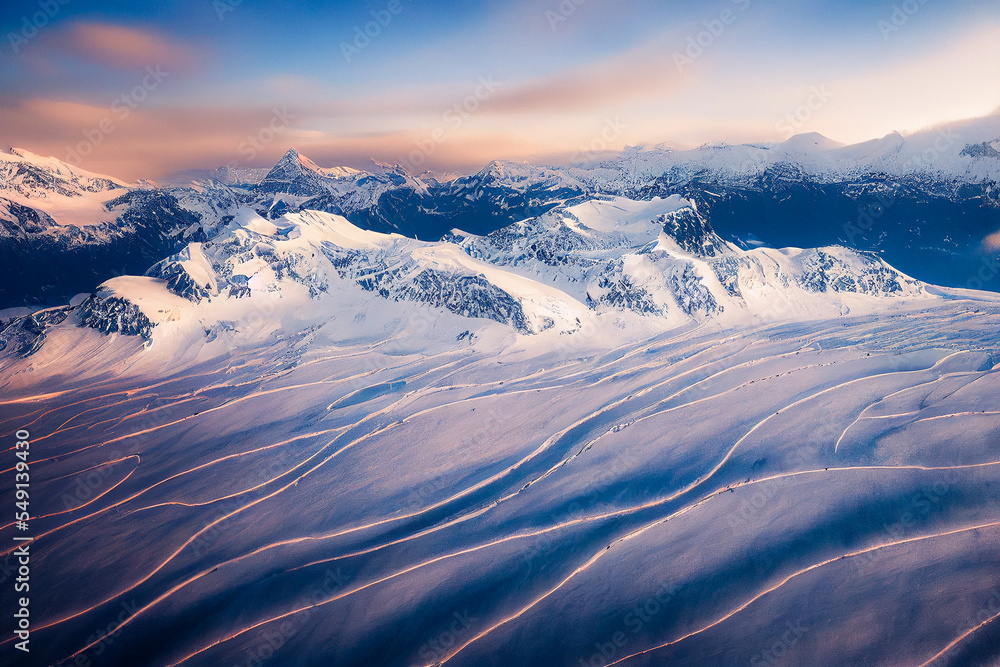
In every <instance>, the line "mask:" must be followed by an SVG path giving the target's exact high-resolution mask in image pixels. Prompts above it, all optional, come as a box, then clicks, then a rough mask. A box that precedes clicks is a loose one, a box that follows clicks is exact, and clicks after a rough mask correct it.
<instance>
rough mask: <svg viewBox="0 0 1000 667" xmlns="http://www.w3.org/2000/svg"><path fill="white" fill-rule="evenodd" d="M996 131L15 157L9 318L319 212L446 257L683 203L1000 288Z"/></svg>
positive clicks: (715, 218)
mask: <svg viewBox="0 0 1000 667" xmlns="http://www.w3.org/2000/svg"><path fill="white" fill-rule="evenodd" d="M998 118H1000V116H992V117H987V118H982V119H977V120H975V121H968V122H965V123H955V124H953V125H951V126H947V127H943V128H936V129H933V130H928V131H925V132H921V133H917V134H914V135H910V136H907V137H903V136H901V135H899V134H891V135H889V136H887V137H884V138H882V139H879V140H875V141H870V142H865V143H862V144H857V145H852V146H843V145H840V144H838V143H837V142H834V141H831V140H829V139H826V138H824V137H821V136H819V135H814V134H806V135H799V136H796V137H792V138H790V139H788V140H786V141H784V142H782V143H779V144H776V145H773V146H751V145H742V146H731V145H712V146H702V147H700V148H696V149H693V150H685V151H682V150H673V149H667V148H659V147H651V148H632V149H628V150H626V151H625V152H624V153H623V154H621V155H620V156H618V157H616V158H613V159H607V160H601V161H597V162H591V163H587V164H579V165H571V166H561V167H547V166H540V165H528V164H520V163H512V162H493V163H491V164H489V165H487V166H486V167H485V168H483V169H482V170H481V171H479V172H477V173H475V174H471V175H468V176H459V177H456V178H447V179H438V178H436V177H434V176H433V175H430V174H427V175H424V176H422V177H417V176H413V175H411V174H409V173H407V171H406V170H405V169H404V168H402V167H400V166H399V165H388V164H382V163H376V165H375V167H374V168H373V169H371V170H369V171H361V170H357V169H353V168H349V167H328V168H325V167H321V166H319V165H317V164H316V163H315V162H313V161H312V160H310V159H308V158H307V157H305V156H303V155H301V154H299V153H298V152H297V151H295V150H294V149H292V150H289V151H288V152H287V153H286V155H285V156H284V157H282V158H281V159H280V160H279V161H278V163H277V164H276V165H275V166H274V167H272V168H271V169H269V170H267V171H266V172H264V171H261V170H258V171H256V172H254V171H252V170H245V169H235V168H228V167H226V168H220V169H219V170H216V172H209V173H207V174H203V178H201V179H194V180H188V181H185V182H183V183H182V184H174V185H170V186H167V187H160V186H156V185H155V184H150V183H145V184H141V185H132V186H130V185H128V184H125V183H123V182H121V181H117V180H115V179H112V178H108V177H101V176H98V175H95V174H89V173H88V172H84V171H82V170H79V169H77V168H75V167H71V166H69V165H66V164H64V163H61V162H59V161H58V160H54V159H52V158H40V157H38V156H35V155H32V154H30V153H28V152H26V151H17V152H16V153H14V154H11V155H4V156H2V160H0V165H2V167H3V171H2V172H0V253H2V257H0V259H3V260H4V261H3V266H4V274H3V275H2V278H3V280H2V289H3V294H2V295H0V296H2V300H0V307H9V306H25V305H32V306H35V307H38V306H41V305H57V304H59V303H61V302H65V301H66V300H68V299H69V298H70V297H71V296H72V295H73V294H76V293H78V292H88V291H92V290H93V289H94V288H95V287H96V286H97V284H99V283H100V282H102V281H103V280H105V279H107V278H109V277H111V276H113V275H121V274H128V273H141V272H142V271H144V270H145V268H146V267H148V266H149V265H150V264H152V263H154V262H155V261H158V260H160V259H162V258H163V257H165V256H167V255H169V254H171V253H174V252H177V251H178V250H180V249H181V248H183V247H184V246H185V245H186V244H187V243H188V242H190V241H205V240H207V239H208V238H210V237H212V236H213V235H215V234H216V233H217V232H218V231H219V230H220V229H222V228H223V227H224V226H225V225H226V224H228V223H229V222H231V221H232V220H234V219H235V218H236V217H237V216H238V215H239V214H240V213H241V212H246V211H253V212H255V213H257V214H259V215H261V216H262V217H265V218H269V219H277V218H280V217H281V216H283V215H285V214H286V213H297V212H303V211H324V212H328V213H333V214H336V215H340V216H343V217H345V218H347V219H348V220H349V221H351V222H352V223H353V224H354V225H356V226H358V227H361V228H363V229H368V230H371V231H376V232H381V233H399V234H402V235H404V236H407V237H411V238H417V239H420V240H424V241H437V240H439V239H441V238H444V237H446V236H447V235H448V234H450V232H451V230H452V229H455V228H457V229H462V230H464V231H465V232H466V233H468V234H470V235H476V236H488V235H489V234H491V233H492V232H495V231H497V230H500V229H503V228H506V227H509V226H510V225H511V224H514V223H520V222H523V221H525V220H530V219H535V218H538V217H539V216H543V215H544V214H546V213H548V212H550V211H552V210H554V209H556V208H557V207H566V206H572V205H573V204H577V203H580V202H583V201H585V200H589V199H594V198H599V197H603V196H619V197H626V198H629V199H633V200H643V201H649V200H652V199H654V198H661V199H667V198H669V197H671V196H673V195H680V196H682V197H684V198H685V199H688V200H690V201H692V202H694V203H695V204H696V205H697V207H698V211H699V214H700V215H701V216H702V217H703V218H706V219H707V220H709V221H710V222H711V224H712V226H713V227H714V229H715V230H716V232H717V234H718V235H719V236H720V237H721V238H722V239H724V240H726V241H727V242H731V243H735V244H737V245H739V246H740V247H742V248H744V249H749V248H752V247H756V246H768V247H770V248H772V249H773V248H781V247H788V246H793V247H800V248H811V247H825V246H830V245H843V246H846V247H849V248H853V249H856V250H861V251H871V252H877V253H879V254H880V255H881V256H882V257H883V259H885V260H886V261H887V262H889V263H890V264H892V265H893V266H896V267H898V268H899V269H900V270H902V271H903V272H905V273H907V274H909V275H913V276H914V277H916V278H918V279H921V280H924V281H925V282H931V283H935V284H942V285H947V286H953V287H971V288H977V289H979V288H983V289H992V290H1000V268H998V267H997V266H996V260H995V256H996V253H997V251H998V250H1000V248H997V247H996V244H995V243H994V242H992V241H990V239H992V238H995V234H996V233H997V232H998V231H1000V185H998V183H1000V152H998V151H997V146H998V145H1000V120H998ZM85 258H86V259H85ZM41 266H44V267H45V269H44V270H41V269H40V268H39V267H41Z"/></svg>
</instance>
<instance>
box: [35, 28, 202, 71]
mask: <svg viewBox="0 0 1000 667" xmlns="http://www.w3.org/2000/svg"><path fill="white" fill-rule="evenodd" d="M50 47H53V48H54V49H55V50H56V51H58V52H60V53H62V54H63V55H67V56H70V57H73V58H77V59H80V60H84V61H87V62H91V63H95V64H98V65H102V66H104V67H110V68H112V69H117V70H122V71H128V70H137V69H139V70H141V69H143V68H145V67H147V66H150V65H153V66H155V65H160V66H161V67H164V68H168V69H169V68H173V69H176V70H187V69H190V68H192V67H193V66H194V65H196V64H197V62H198V61H199V57H198V53H197V51H196V49H194V48H193V47H191V46H190V45H187V44H183V43H181V42H176V41H173V40H170V39H168V38H167V37H165V36H163V35H161V34H158V33H156V32H153V31H150V30H141V29H138V28H133V27H126V26H121V25H114V24H111V23H97V22H85V21H78V22H76V23H73V24H72V25H70V26H69V27H68V28H67V29H65V31H64V32H63V33H62V34H60V35H58V36H57V37H55V38H54V39H53V40H52V41H51V42H50Z"/></svg>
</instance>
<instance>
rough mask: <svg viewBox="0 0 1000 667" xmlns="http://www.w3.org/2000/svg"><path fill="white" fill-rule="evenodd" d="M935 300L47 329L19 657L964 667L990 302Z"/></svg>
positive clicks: (21, 415)
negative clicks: (589, 323) (539, 327)
mask: <svg viewBox="0 0 1000 667" xmlns="http://www.w3.org/2000/svg"><path fill="white" fill-rule="evenodd" d="M265 231H267V229H265V228H264V227H263V225H262V226H261V227H260V228H259V230H258V231H257V232H256V233H258V234H262V233H263V232H265ZM322 232H323V234H324V235H329V236H333V235H335V234H340V237H339V238H340V241H341V242H342V243H344V244H345V246H349V245H351V244H355V245H362V244H369V243H370V242H371V238H370V237H368V236H367V234H365V233H360V234H359V233H357V232H353V231H351V230H349V229H347V228H345V227H343V226H341V229H340V230H339V231H338V230H337V229H336V227H334V228H333V229H327V230H322ZM316 233H319V232H318V231H317V232H316ZM398 242H402V240H400V241H398ZM185 261H194V260H193V259H192V260H185ZM146 282H147V284H148V281H146ZM941 294H942V295H944V296H943V297H942V298H941V299H938V300H934V301H923V302H916V301H904V300H890V301H889V303H888V304H887V306H886V308H885V309H884V310H883V311H881V312H880V313H878V314H877V315H850V316H847V317H841V318H835V319H820V320H813V321H809V320H797V321H780V322H772V323H768V324H761V325H758V326H753V327H746V326H742V327H739V328H729V327H727V326H724V325H720V324H719V323H718V322H715V321H706V322H703V323H701V324H697V323H695V322H691V323H689V324H686V325H684V326H681V327H679V328H674V329H671V330H668V331H661V332H658V333H650V332H648V331H647V332H645V333H640V332H638V331H636V330H631V329H630V330H619V329H617V328H616V327H614V326H609V327H607V328H602V329H601V330H600V335H599V336H589V337H588V335H587V331H586V330H582V331H580V332H579V335H578V336H549V337H546V336H545V335H544V334H542V335H537V336H513V337H512V336H510V335H509V334H506V333H504V332H505V331H509V327H507V326H506V325H503V324H500V323H489V322H487V323H485V324H484V325H483V327H482V328H481V329H480V330H479V335H477V336H474V337H473V338H472V339H471V340H470V337H469V336H465V335H461V334H462V333H467V331H465V325H466V323H467V322H468V320H467V319H464V318H461V317H459V316H457V315H455V314H453V313H450V312H448V311H446V310H434V309H428V308H427V307H426V306H425V305H421V304H418V303H414V302H408V301H401V302H399V303H397V304H396V305H397V307H394V308H388V307H386V306H385V305H381V306H380V305H379V304H380V303H381V304H385V303H386V302H385V301H384V300H381V299H380V297H377V296H375V295H373V294H370V293H367V292H364V291H363V290H357V291H356V292H350V291H344V292H343V293H339V294H338V295H337V299H338V301H337V304H338V307H337V308H336V309H329V310H327V309H324V308H323V302H322V301H320V302H316V301H313V302H310V301H309V299H308V297H306V298H305V299H304V300H299V301H296V302H295V304H296V307H297V310H298V311H299V313H298V317H299V324H298V325H297V326H295V327H293V326H292V325H291V321H290V320H287V319H284V320H283V319H282V317H283V316H282V315H281V313H284V312H286V311H284V310H282V309H281V307H280V302H281V301H283V300H285V299H288V300H292V299H293V298H294V296H293V295H291V294H288V295H284V296H283V299H278V298H276V294H275V293H268V292H266V291H263V292H261V293H260V294H252V295H251V296H249V297H245V298H244V299H237V300H232V301H231V300H228V299H225V300H222V301H221V302H220V304H219V305H220V307H221V306H225V307H232V306H234V304H239V306H240V307H241V310H240V311H239V313H241V315H242V317H243V320H242V321H241V322H239V324H238V326H237V327H236V328H235V329H234V330H233V331H232V332H229V334H226V333H225V332H219V333H218V335H217V336H216V338H215V339H214V340H208V339H206V337H205V333H204V331H202V332H201V333H200V335H201V339H200V340H199V339H185V338H183V336H185V335H186V334H185V332H184V330H183V329H174V330H173V331H174V333H173V335H174V337H175V338H174V339H173V342H174V343H176V344H170V343H171V340H170V339H167V338H161V339H160V340H157V342H156V344H154V345H153V346H152V347H150V348H148V349H145V350H143V349H141V346H140V345H139V344H138V340H139V339H138V338H136V337H131V336H125V337H122V336H118V335H111V336H104V335H102V334H100V333H98V332H97V331H95V330H93V329H91V328H87V327H72V326H69V327H62V326H60V327H55V328H53V329H51V330H50V331H49V336H48V340H47V341H46V343H45V344H44V345H43V346H41V348H40V349H39V351H38V352H37V353H36V354H35V355H33V356H32V357H30V358H28V359H19V358H17V357H14V356H9V355H8V356H4V357H3V359H2V360H0V364H2V365H0V379H2V383H3V394H4V396H3V403H4V408H3V414H2V417H0V424H2V429H3V432H4V433H13V431H14V430H16V429H19V428H27V429H30V431H31V434H32V450H31V451H32V457H33V458H32V468H31V470H32V505H31V507H32V515H33V517H32V519H31V529H32V533H33V535H34V536H35V537H36V540H37V546H36V548H35V550H33V551H32V561H31V562H32V565H33V567H34V568H36V571H38V572H44V573H45V576H44V577H39V578H38V581H37V584H36V581H35V579H34V578H33V580H32V583H33V584H36V585H35V586H33V587H32V596H31V599H32V609H33V612H34V616H33V620H34V622H35V624H34V626H33V630H32V639H33V640H35V641H34V642H33V643H32V660H33V661H37V663H38V664H57V663H63V664H72V663H73V661H75V660H79V661H82V660H91V661H95V662H96V661H97V660H98V659H99V660H103V661H107V662H108V663H109V664H112V663H113V664H151V665H153V664H155V665H174V664H185V665H218V664H236V665H251V664H258V663H259V662H264V663H265V664H272V663H273V664H282V665H307V664H316V663H317V662H324V663H333V664H338V665H376V664H377V665H441V664H444V665H455V666H459V665H482V664H497V665H512V664H545V665H567V666H574V667H576V666H578V665H579V664H581V660H582V661H583V664H595V665H606V664H626V665H662V664H809V665H819V666H824V665H843V664H907V665H923V664H930V663H931V662H933V664H935V665H966V664H991V663H992V662H995V661H996V660H997V659H998V657H1000V654H998V653H997V646H998V645H1000V644H998V642H997V637H998V635H997V631H998V630H997V624H996V622H995V621H994V619H995V618H996V613H997V612H996V608H995V600H996V587H997V586H998V585H1000V580H998V578H997V569H996V553H997V548H998V547H1000V512H998V509H997V508H998V507H1000V505H998V504H997V503H996V502H995V500H996V489H997V486H998V482H1000V478H998V474H1000V467H998V461H997V446H996V445H997V442H998V437H1000V415H998V413H997V410H996V404H995V403H996V401H995V397H996V395H997V391H998V390H1000V387H998V378H1000V376H998V375H997V372H996V370H995V364H996V360H997V359H998V358H1000V357H998V354H1000V350H998V348H997V345H998V339H997V334H996V332H997V330H998V326H1000V302H998V301H997V300H996V299H995V298H991V297H990V296H989V295H985V294H981V293H980V294H966V295H958V294H953V293H949V292H941ZM269 298H270V300H268V299H269ZM331 298H333V297H331ZM365 299H367V301H365ZM189 303H190V304H191V305H189V306H186V307H188V308H194V309H197V308H200V307H202V306H201V305H200V304H194V303H193V302H189ZM168 305H169V304H168ZM269 305H271V306H275V305H277V308H278V309H277V310H274V311H272V312H270V313H268V312H266V308H267V307H268V306H269ZM159 310H161V308H160V307H159V306H157V307H156V308H155V309H154V310H153V311H152V312H157V311H159ZM147 312H150V311H147ZM255 312H256V313H260V316H259V317H257V318H256V319H254V318H253V317H252V314H253V313H255ZM232 314H233V316H234V317H235V316H236V315H237V311H235V310H234V311H233V313H232ZM183 320H184V317H182V318H181V320H180V321H181V322H183ZM233 321H234V322H236V320H235V319H234V320H233ZM254 322H256V325H255V324H254ZM176 325H177V322H167V323H164V324H162V325H160V326H158V327H157V331H158V333H154V338H155V336H162V335H163V334H164V332H166V331H167V330H168V329H167V328H168V327H171V326H176ZM615 332H617V334H616V333H615ZM456 334H458V335H456ZM227 335H228V337H227ZM7 472H8V473H9V471H7ZM7 478H8V479H10V476H9V475H8V476H7ZM13 532H14V526H12V525H11V524H10V523H4V524H3V525H2V526H0V533H3V535H2V537H3V538H4V541H5V542H6V543H7V544H10V543H11V542H10V537H11V536H12V534H13ZM11 550H12V547H9V546H8V547H5V548H4V550H3V556H4V557H5V558H10V552H11ZM991 621H993V622H991ZM165 638H169V639H168V640H167V639H165ZM11 641H12V640H11V639H9V638H7V639H4V640H2V643H4V644H5V646H4V651H5V653H4V654H3V655H4V656H9V655H10V651H9V650H8V649H10V646H9V644H10V643H11ZM6 659H7V658H4V660H6ZM5 664H9V663H5Z"/></svg>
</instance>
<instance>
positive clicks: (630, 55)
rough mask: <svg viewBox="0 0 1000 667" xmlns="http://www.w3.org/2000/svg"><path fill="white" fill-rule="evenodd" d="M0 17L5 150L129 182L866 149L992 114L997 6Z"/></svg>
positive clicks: (593, 0)
mask: <svg viewBox="0 0 1000 667" xmlns="http://www.w3.org/2000/svg"><path fill="white" fill-rule="evenodd" d="M237 3H238V4H237ZM379 18H381V24H380V23H379V22H378V19H379ZM0 27H2V29H3V35H4V43H3V44H2V45H0V114H2V115H0V141H3V142H5V143H7V144H10V145H15V146H20V147H24V148H27V149H29V150H33V151H35V152H38V153H44V154H51V155H54V156H56V157H59V158H61V159H67V157H68V156H71V157H74V158H75V159H76V161H77V162H78V163H80V164H81V166H83V167H85V168H88V169H91V170H93V171H102V172H107V173H113V174H115V175H121V176H123V177H126V178H136V177H140V176H149V177H157V176H162V175H164V174H166V173H169V172H171V171H175V170H177V169H181V168H185V167H210V166H215V165H218V164H225V163H233V164H239V165H244V166H263V165H267V164H270V163H272V162H273V161H274V160H276V159H277V158H278V157H279V156H280V155H281V154H282V153H283V152H284V151H285V150H287V148H288V147H290V146H296V147H297V148H299V149H300V150H301V151H302V152H303V153H305V154H307V155H309V156H310V157H312V158H313V159H314V160H316V161H317V162H319V163H320V164H324V165H334V164H347V165H351V166H360V167H365V166H367V165H368V164H369V163H368V159H369V158H370V157H375V158H378V159H380V160H384V161H390V162H391V161H400V162H402V163H404V164H407V165H408V166H410V167H413V168H417V167H419V168H424V167H430V168H435V169H471V168H475V167H477V166H480V165H482V164H485V163H486V162H488V161H489V160H491V159H494V158H505V159H527V160H546V161H560V160H565V159H568V158H569V157H570V156H572V155H574V154H579V153H580V152H581V151H584V150H589V149H591V148H604V147H606V148H608V149H613V150H614V149H620V148H622V147H624V146H625V145H645V144H656V143H661V142H662V143H667V144H670V145H676V146H692V145H698V144H700V143H704V142H715V141H729V142H744V141H780V140H783V139H785V138H787V137H788V136H790V133H792V132H799V131H802V132H805V131H818V132H821V133H823V134H826V135H827V136H830V137H831V138H833V139H836V140H839V141H843V142H846V143H852V142H856V141H861V140H865V139H868V138H872V137H876V136H882V135H884V134H887V133H889V132H891V131H894V130H898V131H902V132H906V131H913V130H917V129H920V128H922V127H926V126H929V125H934V124H938V123H944V122H947V121H949V120H955V119H958V118H963V117H968V116H974V115H982V114H987V113H991V112H995V111H996V110H997V109H998V108H1000V85H998V83H1000V3H997V2H996V1H995V0H990V1H987V0H967V1H964V2H959V1H955V0H953V1H947V0H925V1H924V2H920V1H919V0H907V2H898V1H891V2H857V1H847V2H833V1H832V0H812V1H809V0H806V1H802V2H767V1H765V0H719V1H711V2H652V1H647V0H635V1H634V2H627V3H623V2H607V1H602V0H517V1H515V2H486V1H483V0H471V1H470V0H466V1H464V2H457V1H439V2H430V1H421V0H374V1H370V2H334V3H329V4H328V5H326V6H323V7H306V6H297V5H294V4H292V3H287V4H286V3H281V4H278V3H266V2H258V1H255V0H243V1H242V2H238V0H198V1H196V2H194V1H185V2H174V3H150V2H101V3H97V2H88V1H87V0H65V4H60V0H40V2H39V0H35V1H34V2H22V1H20V0H18V1H16V2H8V3H5V5H4V7H3V8H2V9H0ZM36 28H37V30H36ZM366 29H367V31H368V33H369V36H367V37H360V38H358V33H359V32H361V33H363V32H364V31H365V30H366ZM147 68H154V69H155V71H156V72H159V75H158V76H155V77H150V75H149V72H150V70H149V69H147ZM484 82H486V84H488V85H484ZM125 109H127V113H125V111H124V110H125ZM609 127H614V128H615V129H614V130H613V131H610V130H608V129H607V128H609ZM265 140H266V141H265ZM84 152H86V155H83V153H84ZM417 154H419V157H420V159H419V164H417V163H416V162H417V160H415V159H413V158H414V156H416V155H417Z"/></svg>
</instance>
